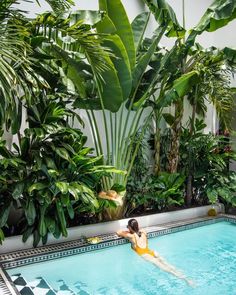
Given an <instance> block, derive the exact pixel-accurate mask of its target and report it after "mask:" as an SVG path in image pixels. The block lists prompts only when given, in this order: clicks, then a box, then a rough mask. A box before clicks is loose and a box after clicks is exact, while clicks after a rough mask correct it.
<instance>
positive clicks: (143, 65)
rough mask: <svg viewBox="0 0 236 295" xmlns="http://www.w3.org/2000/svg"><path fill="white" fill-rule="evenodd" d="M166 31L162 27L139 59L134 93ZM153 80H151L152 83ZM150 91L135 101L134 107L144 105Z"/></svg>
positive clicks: (134, 78)
mask: <svg viewBox="0 0 236 295" xmlns="http://www.w3.org/2000/svg"><path fill="white" fill-rule="evenodd" d="M163 33H164V29H162V28H160V30H159V32H158V34H157V36H156V37H155V38H154V39H153V42H152V44H151V46H150V47H149V49H148V51H147V52H146V53H145V54H144V55H143V56H142V57H141V58H140V59H139V61H138V63H137V65H136V67H135V69H134V73H133V93H135V92H136V90H137V87H138V86H139V83H140V81H141V79H142V76H143V75H144V73H145V71H146V69H147V67H148V65H149V63H150V61H151V58H152V56H153V54H154V52H155V51H156V49H157V45H158V43H159V41H160V39H161V37H162V35H163ZM151 82H152V81H150V83H151ZM147 95H148V93H145V94H144V95H143V96H142V97H141V98H140V99H139V100H138V101H136V102H135V103H134V107H135V108H138V107H140V106H141V105H142V103H143V102H144V101H145V100H146V98H147Z"/></svg>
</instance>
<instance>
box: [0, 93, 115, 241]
mask: <svg viewBox="0 0 236 295" xmlns="http://www.w3.org/2000/svg"><path fill="white" fill-rule="evenodd" d="M27 113H28V124H29V127H28V128H26V129H25V131H24V135H19V144H13V147H14V149H15V150H14V151H13V152H12V151H10V150H8V149H7V148H6V142H4V141H3V140H1V148H0V153H1V157H2V158H1V159H0V166H1V171H3V172H2V174H1V178H0V212H1V214H0V227H1V228H3V227H4V226H7V219H8V215H9V211H10V208H11V206H17V207H21V208H22V209H23V212H24V213H23V216H22V219H21V228H22V233H23V241H26V240H27V238H28V237H29V236H30V235H31V234H33V236H34V246H36V245H37V244H38V243H39V241H40V239H42V242H43V243H46V241H47V236H48V233H49V232H50V233H52V234H53V235H54V236H55V237H56V238H58V237H59V236H60V235H61V234H62V235H63V236H67V230H66V227H67V225H68V220H69V219H73V218H74V216H75V214H79V213H80V212H83V211H85V212H96V210H98V209H99V201H98V199H97V192H96V191H98V190H99V182H100V179H101V177H102V176H104V175H105V176H109V173H110V172H114V169H113V168H112V167H104V166H101V165H100V163H101V157H93V156H92V150H91V149H90V148H87V147H85V146H84V144H85V142H86V137H85V136H83V134H82V132H81V131H80V130H79V129H75V128H71V127H70V125H69V124H68V120H69V118H73V117H75V116H76V114H75V113H74V112H73V111H72V110H69V109H68V108H67V107H66V102H64V101H63V100H62V99H59V100H58V99H57V98H55V97H49V96H48V97H44V95H43V94H42V96H41V97H40V102H39V103H37V104H36V105H34V106H32V107H28V108H27ZM77 117H78V116H77ZM1 237H2V239H3V234H2V231H1Z"/></svg>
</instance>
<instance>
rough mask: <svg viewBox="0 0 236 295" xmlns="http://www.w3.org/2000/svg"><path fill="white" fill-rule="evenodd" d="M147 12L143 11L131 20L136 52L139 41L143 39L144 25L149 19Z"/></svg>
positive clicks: (145, 25)
mask: <svg viewBox="0 0 236 295" xmlns="http://www.w3.org/2000/svg"><path fill="white" fill-rule="evenodd" d="M149 16H150V13H149V12H143V13H140V14H139V15H137V16H136V18H135V19H134V20H133V22H132V24H131V26H132V30H133V36H134V45H135V49H136V53H137V51H138V49H139V46H140V43H141V41H142V39H143V36H144V33H145V31H146V27H147V24H148V21H149Z"/></svg>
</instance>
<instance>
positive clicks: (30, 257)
mask: <svg viewBox="0 0 236 295" xmlns="http://www.w3.org/2000/svg"><path fill="white" fill-rule="evenodd" d="M221 221H228V222H231V223H236V216H232V215H226V214H220V215H219V216H217V217H213V218H212V217H204V218H194V219H189V220H183V221H179V222H171V223H166V224H161V225H159V226H151V227H147V228H146V229H145V230H146V231H147V233H148V237H150V238H153V237H157V236H162V235H166V234H171V233H176V232H179V231H184V230H188V229H192V228H196V227H200V226H204V225H209V224H214V223H217V222H221ZM99 237H100V238H101V239H102V242H100V243H98V244H95V245H90V244H88V243H87V242H86V241H85V240H84V239H79V240H76V241H71V242H64V243H60V244H57V245H49V246H42V247H39V248H35V249H29V250H24V251H20V252H12V253H7V254H2V255H0V270H1V266H2V270H3V271H4V269H10V268H14V267H19V266H23V265H28V264H32V263H38V262H43V261H48V260H52V259H58V258H61V257H67V256H71V255H76V254H81V253H85V252H91V251H94V250H99V249H104V248H108V247H112V246H117V245H122V244H126V243H128V241H127V240H125V239H123V238H119V237H118V236H117V235H116V234H109V235H101V236H99ZM4 272H5V271H4ZM7 279H9V277H8V278H7ZM2 280H3V278H2V277H1V274H0V291H2V290H3V289H4V288H5V289H6V287H7V286H6V284H5V285H3V282H2ZM8 283H10V284H11V285H12V282H11V280H10V279H9V281H8ZM1 294H2V293H1ZM3 294H4V295H5V294H6V295H8V294H12V293H3ZM15 294H19V293H15Z"/></svg>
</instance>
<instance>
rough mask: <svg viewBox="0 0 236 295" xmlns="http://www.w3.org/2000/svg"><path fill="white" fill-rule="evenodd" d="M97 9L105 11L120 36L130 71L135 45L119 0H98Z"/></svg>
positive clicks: (133, 63)
mask: <svg viewBox="0 0 236 295" xmlns="http://www.w3.org/2000/svg"><path fill="white" fill-rule="evenodd" d="M99 9H100V10H103V11H106V12H107V14H108V16H109V18H110V19H111V21H112V22H113V24H114V25H115V27H116V34H117V35H118V36H120V38H121V40H122V42H123V43H124V46H125V48H126V51H127V54H128V56H129V62H130V68H131V71H132V70H133V68H134V66H135V58H136V57H135V47H134V38H133V32H132V28H131V25H130V22H129V19H128V16H127V14H126V12H125V9H124V7H123V5H122V3H121V1H120V0H112V1H109V0H99Z"/></svg>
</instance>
